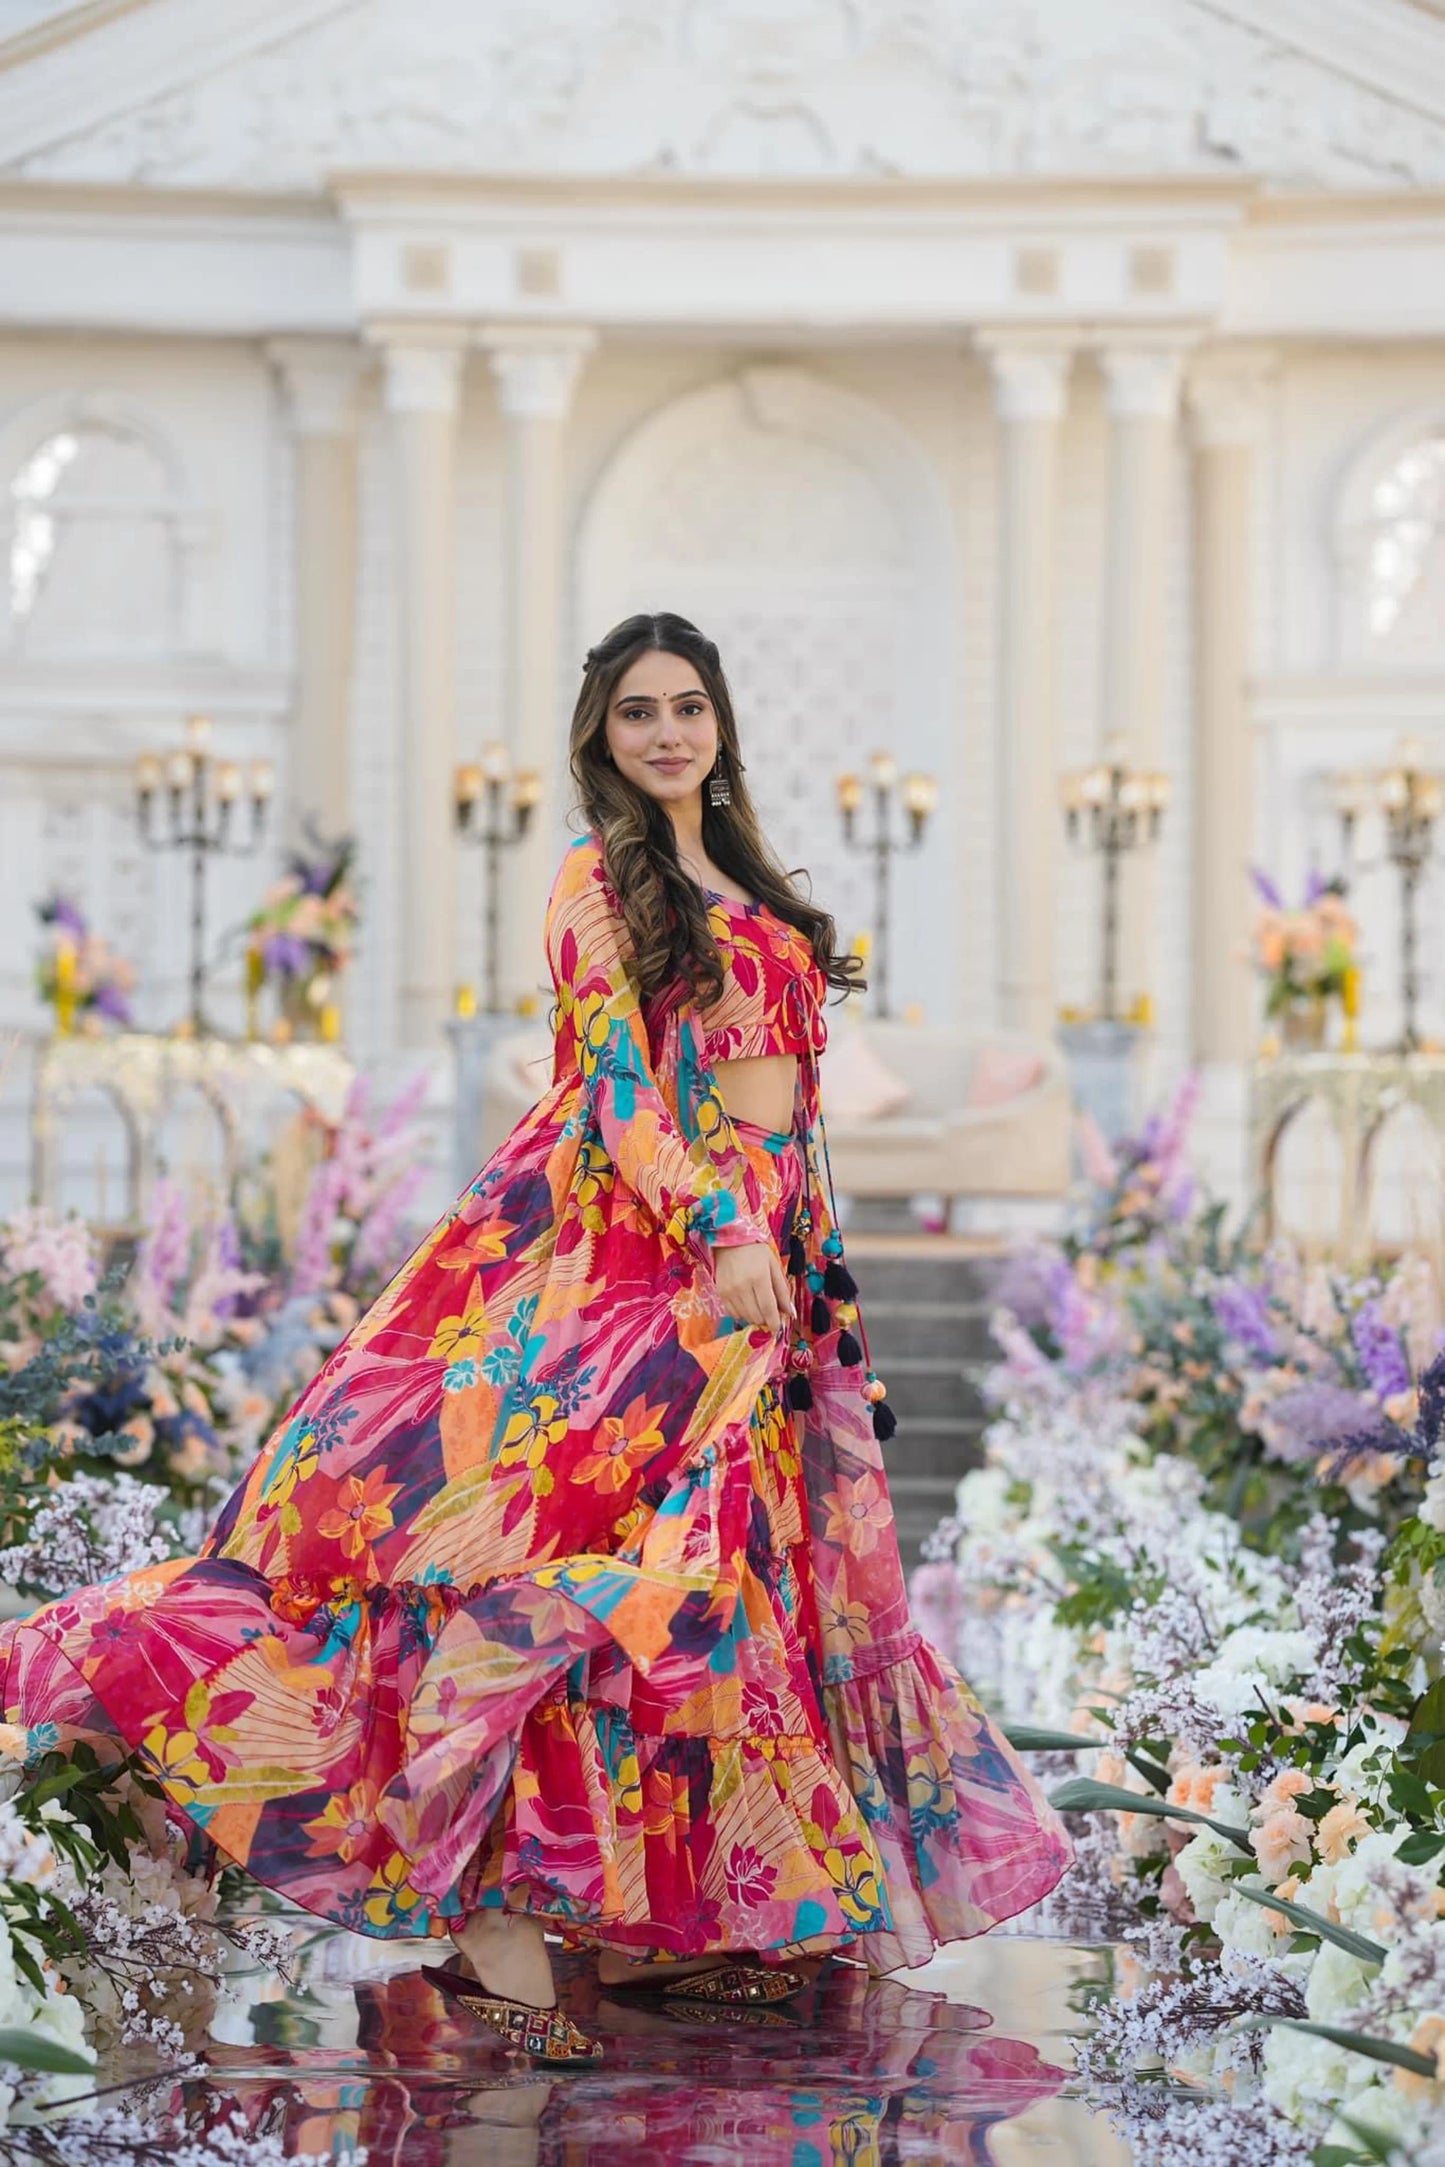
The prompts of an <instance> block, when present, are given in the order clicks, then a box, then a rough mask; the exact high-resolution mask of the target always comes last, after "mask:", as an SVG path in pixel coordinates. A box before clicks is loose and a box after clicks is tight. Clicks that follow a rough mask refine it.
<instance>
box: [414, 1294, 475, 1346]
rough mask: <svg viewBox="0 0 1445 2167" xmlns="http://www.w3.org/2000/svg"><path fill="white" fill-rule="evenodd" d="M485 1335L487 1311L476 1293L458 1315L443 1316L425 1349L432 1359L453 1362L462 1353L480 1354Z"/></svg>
mask: <svg viewBox="0 0 1445 2167" xmlns="http://www.w3.org/2000/svg"><path fill="white" fill-rule="evenodd" d="M486 1335H487V1312H486V1310H485V1309H484V1308H483V1306H482V1304H481V1302H480V1301H479V1300H478V1299H477V1297H476V1295H473V1296H472V1299H471V1300H470V1301H469V1302H468V1303H467V1306H466V1308H465V1309H464V1310H463V1311H462V1314H461V1315H460V1316H459V1317H443V1318H442V1321H441V1323H440V1324H439V1325H438V1326H437V1328H436V1330H435V1332H434V1333H433V1334H432V1343H431V1345H430V1347H428V1349H427V1353H428V1355H429V1356H430V1357H431V1358H432V1360H434V1361H439V1362H455V1361H457V1360H459V1359H460V1358H461V1357H462V1356H463V1355H468V1354H470V1355H476V1354H480V1353H481V1351H482V1347H483V1345H484V1343H485V1340H486Z"/></svg>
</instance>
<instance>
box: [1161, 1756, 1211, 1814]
mask: <svg viewBox="0 0 1445 2167" xmlns="http://www.w3.org/2000/svg"><path fill="white" fill-rule="evenodd" d="M1224 1773H1225V1772H1224V1770H1223V1769H1222V1768H1201V1767H1200V1766H1199V1763H1198V1762H1197V1761H1186V1762H1185V1764H1184V1766H1183V1767H1182V1768H1181V1769H1180V1770H1179V1772H1178V1774H1177V1775H1176V1776H1175V1778H1174V1781H1173V1782H1172V1783H1171V1784H1170V1786H1169V1789H1168V1791H1167V1792H1166V1793H1165V1796H1166V1798H1167V1799H1168V1802H1169V1804H1170V1805H1171V1806H1184V1807H1187V1808H1188V1809H1189V1811H1190V1812H1192V1813H1208V1812H1209V1811H1210V1810H1211V1808H1212V1807H1213V1805H1214V1794H1215V1792H1216V1791H1217V1790H1218V1789H1219V1786H1220V1784H1221V1783H1222V1782H1223V1780H1224Z"/></svg>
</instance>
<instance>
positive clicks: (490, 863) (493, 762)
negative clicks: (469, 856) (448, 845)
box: [452, 745, 542, 1015]
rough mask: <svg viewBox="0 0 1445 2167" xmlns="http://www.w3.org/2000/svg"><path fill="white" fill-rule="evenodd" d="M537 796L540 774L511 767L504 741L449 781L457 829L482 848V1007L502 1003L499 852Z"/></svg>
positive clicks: (524, 822)
mask: <svg viewBox="0 0 1445 2167" xmlns="http://www.w3.org/2000/svg"><path fill="white" fill-rule="evenodd" d="M541 796H542V778H541V776H540V775H538V774H537V773H536V771H535V769H533V768H518V769H515V770H514V769H513V767H512V764H511V761H510V758H509V757H508V753H507V748H506V746H505V745H484V746H483V747H482V757H481V759H480V760H477V761H470V762H468V763H467V765H466V766H464V767H459V768H458V769H457V771H456V776H455V778H454V781H453V785H452V798H453V803H454V806H455V809H456V816H457V832H458V833H459V834H460V835H461V836H462V837H463V839H464V840H465V841H467V842H471V843H476V844H477V845H478V846H479V847H480V849H481V851H482V853H483V859H482V865H483V879H482V895H483V934H484V940H485V959H484V968H485V971H486V1008H487V1011H488V1013H489V1014H491V1015H496V1014H497V1013H498V1012H499V1010H500V1008H501V1001H502V993H501V974H500V970H499V967H498V966H499V963H500V951H501V903H502V897H501V882H502V857H503V853H504V852H505V851H507V850H509V849H510V848H511V847H512V846H513V845H514V844H516V843H519V842H520V841H521V840H522V837H523V836H524V835H525V834H526V832H527V829H528V827H529V825H530V823H531V819H532V814H533V812H534V811H535V810H536V807H537V805H538V802H539V801H540V799H541Z"/></svg>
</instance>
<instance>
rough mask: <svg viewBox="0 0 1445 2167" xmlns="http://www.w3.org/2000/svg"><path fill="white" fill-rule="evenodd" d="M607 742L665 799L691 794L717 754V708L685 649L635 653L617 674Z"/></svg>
mask: <svg viewBox="0 0 1445 2167" xmlns="http://www.w3.org/2000/svg"><path fill="white" fill-rule="evenodd" d="M606 734H607V744H608V749H609V750H610V752H611V754H612V757H613V759H614V760H615V761H616V763H617V769H618V773H619V774H621V775H625V776H626V777H627V780H628V781H629V782H630V783H633V784H635V785H636V787H637V788H638V789H639V790H644V791H646V793H647V795H648V797H650V798H657V799H659V800H660V801H661V802H662V803H663V804H665V805H675V804H677V803H678V802H679V801H680V800H682V799H685V798H690V797H694V796H696V795H697V794H698V792H700V791H701V789H702V781H703V777H704V776H705V775H706V774H707V771H708V769H709V768H710V767H711V766H712V764H713V761H714V760H715V759H716V758H717V743H718V724H717V712H716V710H715V708H714V707H713V704H712V701H711V700H710V699H709V698H708V696H707V694H706V692H705V691H704V690H703V683H702V679H701V677H700V676H699V674H698V670H697V665H696V664H695V663H692V662H689V661H688V660H687V658H686V656H685V655H667V654H660V653H657V652H653V653H651V654H646V655H639V656H638V658H637V660H636V662H634V663H633V665H632V667H631V668H630V669H628V670H625V671H624V672H623V674H622V676H621V677H620V678H619V679H618V682H617V686H616V689H615V690H614V692H613V695H612V705H611V707H610V708H609V709H608V713H607V733H606Z"/></svg>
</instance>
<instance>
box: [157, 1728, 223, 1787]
mask: <svg viewBox="0 0 1445 2167" xmlns="http://www.w3.org/2000/svg"><path fill="white" fill-rule="evenodd" d="M143 1744H144V1747H145V1750H146V1752H147V1753H148V1754H149V1755H150V1757H151V1759H152V1760H153V1761H154V1762H155V1764H156V1766H157V1768H158V1769H159V1771H160V1773H161V1775H162V1777H163V1778H164V1779H165V1781H166V1783H167V1785H168V1786H169V1788H170V1789H171V1790H172V1791H173V1792H174V1793H175V1794H176V1796H177V1797H178V1798H180V1800H181V1803H182V1804H184V1803H185V1800H184V1798H183V1797H182V1795H181V1794H182V1793H184V1792H185V1791H187V1790H189V1791H192V1792H198V1791H200V1790H202V1789H204V1787H205V1786H206V1785H207V1784H209V1783H210V1782H211V1780H212V1778H211V1771H210V1769H209V1768H208V1767H207V1766H206V1763H205V1762H204V1761H203V1760H202V1758H201V1754H200V1741H199V1739H198V1738H197V1737H196V1734H195V1732H194V1731H167V1729H166V1727H165V1725H164V1724H163V1723H158V1724H157V1725H156V1727H155V1729H154V1730H153V1731H147V1733H146V1735H145V1738H144V1740H143Z"/></svg>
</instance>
